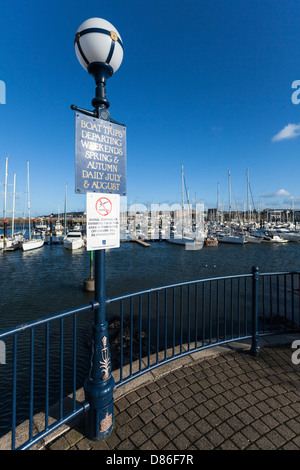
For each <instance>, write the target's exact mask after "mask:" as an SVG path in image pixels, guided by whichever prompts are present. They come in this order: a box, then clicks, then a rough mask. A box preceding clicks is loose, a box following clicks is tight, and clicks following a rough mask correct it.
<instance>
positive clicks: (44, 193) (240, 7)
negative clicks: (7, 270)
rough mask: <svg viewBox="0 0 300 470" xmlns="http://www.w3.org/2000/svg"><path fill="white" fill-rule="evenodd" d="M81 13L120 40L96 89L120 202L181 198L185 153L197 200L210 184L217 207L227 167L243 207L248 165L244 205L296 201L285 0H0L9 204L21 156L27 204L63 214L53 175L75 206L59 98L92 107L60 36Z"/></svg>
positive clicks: (298, 62)
mask: <svg viewBox="0 0 300 470" xmlns="http://www.w3.org/2000/svg"><path fill="white" fill-rule="evenodd" d="M91 17H100V18H104V19H106V20H108V21H110V22H111V23H112V24H113V25H114V26H115V27H116V28H117V30H118V31H119V33H120V35H121V37H122V40H123V43H124V59H123V63H122V65H121V67H120V69H119V70H118V71H117V72H116V74H115V75H113V77H112V78H110V79H109V80H108V82H107V87H106V89H107V97H108V99H109V101H110V103H111V106H110V112H111V116H112V118H113V119H115V120H117V121H119V122H122V123H125V124H126V126H127V198H128V202H129V203H130V202H131V201H132V202H134V203H140V204H145V205H148V204H150V203H152V202H153V203H168V204H173V203H175V202H180V200H181V165H184V174H185V179H186V184H187V186H188V188H189V194H190V199H194V198H195V197H196V199H197V201H198V202H204V203H205V207H216V203H217V186H218V183H219V193H220V204H224V207H225V208H226V207H227V206H228V170H229V169H230V171H231V177H232V184H233V191H234V194H235V196H236V199H237V203H238V205H239V208H240V209H242V210H243V209H244V204H245V203H246V170H247V168H248V169H249V175H250V184H251V191H252V195H253V200H254V204H255V206H256V208H257V207H258V205H259V201H260V207H261V208H264V207H292V204H293V202H292V201H294V206H295V208H300V184H299V181H300V172H299V169H300V165H299V157H300V155H299V143H300V124H299V123H300V105H297V104H294V103H293V102H292V99H291V98H292V94H293V92H295V91H296V92H297V89H292V83H293V82H294V81H296V80H300V46H299V44H300V28H299V18H300V3H299V1H298V0H297V1H294V0H288V1H287V0H276V1H274V0H147V1H146V0H126V1H124V0H123V1H120V0H110V1H109V2H99V1H94V0H86V2H79V1H78V0H72V1H70V0H63V1H62V0H60V1H58V0H52V1H51V2H48V1H47V2H46V1H38V0H35V1H30V0H26V1H25V0H15V1H14V2H12V1H11V0H2V1H1V17H0V28H1V35H0V41H1V48H0V51H1V62H0V63H1V66H0V80H1V81H2V82H4V83H5V85H6V104H0V136H1V141H0V183H1V187H0V195H1V196H2V195H3V183H4V164H5V158H6V157H8V159H9V160H8V170H9V184H10V186H9V188H10V191H11V188H12V186H11V185H12V182H13V174H14V173H16V178H17V193H18V199H17V212H18V214H17V215H20V216H21V215H23V211H24V207H25V197H26V196H25V191H26V171H27V170H26V165H27V164H26V162H27V160H29V161H30V192H31V214H32V215H39V214H49V213H51V212H57V210H58V208H60V211H61V212H62V211H63V208H64V195H65V185H66V184H67V193H68V202H67V206H68V210H84V209H85V196H84V195H78V194H75V117H74V111H72V110H71V109H70V105H71V104H76V105H77V106H80V107H83V108H87V109H92V105H91V100H92V98H93V96H94V90H95V84H94V80H93V79H92V77H90V76H89V75H88V73H87V72H86V71H85V70H84V69H83V68H82V67H81V66H80V64H79V62H78V61H77V58H76V56H75V52H74V46H73V42H74V36H75V32H76V30H77V28H78V27H79V25H80V24H81V23H82V22H83V21H85V20H86V19H88V18H91ZM299 84H300V82H299ZM299 98H300V94H299ZM1 199H2V197H1ZM2 200H3V199H2ZM10 201H11V197H9V201H8V205H9V204H10ZM0 204H2V202H1V203H0ZM232 204H233V206H234V205H235V202H234V201H232ZM0 207H1V206H0ZM8 209H9V207H8ZM0 213H1V212H0Z"/></svg>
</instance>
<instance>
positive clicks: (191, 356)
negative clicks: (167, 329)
mask: <svg viewBox="0 0 300 470" xmlns="http://www.w3.org/2000/svg"><path fill="white" fill-rule="evenodd" d="M296 339H299V334H298V335H295V334H290V335H289V334H285V335H274V336H268V337H260V338H259V348H263V347H276V346H282V345H287V344H292V342H293V341H294V340H296ZM192 347H193V344H192V343H191V344H190V350H191V352H190V353H189V352H188V351H189V350H188V346H187V345H183V346H182V352H184V353H186V355H184V356H182V357H178V358H176V359H174V360H171V356H172V354H173V350H168V351H166V354H165V352H161V353H159V354H158V362H159V361H162V360H164V359H165V355H166V357H167V358H170V360H169V362H167V363H164V364H162V365H158V366H157V367H156V368H154V369H150V370H147V368H148V367H149V364H148V359H142V361H141V367H142V370H144V369H145V372H144V373H143V374H142V375H140V376H138V377H136V378H134V379H131V380H130V381H128V382H127V383H125V384H123V385H121V386H119V387H116V389H115V392H114V400H115V402H116V401H117V400H119V399H120V398H123V397H124V396H126V395H127V394H129V393H130V392H132V391H134V390H136V389H138V388H140V387H141V386H143V385H147V384H149V383H151V382H154V381H156V380H158V379H159V378H161V377H163V376H164V375H167V374H169V373H170V372H174V371H175V370H178V369H181V368H182V367H186V366H190V365H192V364H193V363H198V362H201V361H202V360H206V359H209V358H212V357H216V356H219V355H222V354H226V353H229V352H231V351H239V352H242V351H250V347H251V339H248V340H243V341H233V342H231V343H228V344H226V345H224V346H213V347H207V348H205V349H202V350H200V351H195V352H193V351H192ZM174 352H175V355H176V354H179V347H177V348H175V351H174ZM156 362H157V355H156V354H153V355H152V356H151V357H150V366H151V364H155V363H156ZM139 370H140V361H139V360H137V361H135V362H134V363H133V364H132V373H133V374H134V373H136V372H138V371H139ZM129 373H130V367H129V365H127V366H125V367H123V373H122V375H123V378H124V377H125V378H126V377H128V376H129ZM113 377H114V379H115V381H117V380H119V378H120V369H118V370H116V371H114V372H113ZM70 400H73V396H72V395H70V396H69V397H67V398H66V399H65V401H64V404H65V403H67V402H70ZM76 401H78V402H80V403H82V402H83V401H84V390H83V388H81V389H79V390H77V391H76ZM57 409H58V405H55V406H53V407H51V409H50V411H49V425H51V424H52V423H53V422H55V416H57ZM82 418H83V414H81V415H79V416H78V417H76V418H74V419H72V420H70V421H69V422H68V423H67V424H63V425H62V426H61V427H59V428H58V429H56V430H55V431H53V432H52V433H51V434H49V435H48V436H46V437H45V438H44V439H43V440H41V441H40V442H39V443H37V444H36V445H34V446H33V447H32V448H30V449H31V450H43V449H44V448H45V446H47V445H49V444H50V443H51V442H52V441H54V440H55V439H57V438H58V437H60V436H62V435H63V434H65V433H67V432H68V431H70V430H71V429H72V428H73V427H74V426H76V424H78V423H79V422H80V421H81V420H82ZM44 428H45V414H44V413H38V414H37V415H35V416H34V417H33V430H34V432H33V434H34V435H36V434H38V433H39V432H40V431H42V430H43V429H44ZM28 429H29V424H28V421H25V422H24V423H22V424H20V425H19V426H17V428H16V447H18V446H20V445H21V444H22V443H23V442H25V441H26V440H27V439H28ZM10 449H11V432H9V433H8V434H6V435H5V436H3V437H1V438H0V450H10Z"/></svg>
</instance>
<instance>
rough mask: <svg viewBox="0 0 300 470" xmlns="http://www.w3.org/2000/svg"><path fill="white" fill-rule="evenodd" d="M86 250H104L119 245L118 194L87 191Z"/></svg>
mask: <svg viewBox="0 0 300 470" xmlns="http://www.w3.org/2000/svg"><path fill="white" fill-rule="evenodd" d="M86 238H87V250H88V251H94V250H104V249H105V248H119V246H120V196H119V195H118V194H101V195H100V194H99V193H87V195H86Z"/></svg>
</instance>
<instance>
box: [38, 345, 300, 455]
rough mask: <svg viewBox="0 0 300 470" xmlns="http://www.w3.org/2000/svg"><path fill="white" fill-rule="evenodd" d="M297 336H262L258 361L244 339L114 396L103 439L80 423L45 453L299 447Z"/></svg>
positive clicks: (287, 448)
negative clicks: (109, 430) (111, 423)
mask: <svg viewBox="0 0 300 470" xmlns="http://www.w3.org/2000/svg"><path fill="white" fill-rule="evenodd" d="M294 339H296V338H295V337H291V338H290V339H285V341H284V342H286V341H289V343H288V344H285V345H283V344H281V345H278V344H277V345H276V346H275V344H274V340H273V341H272V339H269V340H264V341H263V344H262V345H261V348H260V355H259V357H258V358H254V357H252V356H250V355H249V345H246V346H245V345H242V344H234V345H232V346H230V347H226V348H217V349H215V350H213V349H212V350H209V355H208V353H207V352H206V356H207V357H206V358H205V357H204V356H205V352H204V356H203V358H202V359H201V358H200V359H199V356H198V359H197V360H195V359H194V360H193V361H192V362H190V363H189V364H186V365H184V366H180V367H179V368H177V369H175V370H172V371H171V372H168V373H164V374H163V375H161V376H158V378H157V379H156V380H155V381H153V380H151V382H148V383H145V384H143V385H142V386H140V387H138V388H136V389H133V390H131V391H130V392H128V393H127V394H126V395H125V396H122V397H120V398H118V399H117V400H115V419H114V429H113V431H112V433H111V435H110V436H109V437H108V438H107V439H106V440H105V441H98V442H93V441H90V440H88V439H87V438H86V437H85V436H84V429H83V427H82V426H81V425H80V424H79V425H78V426H75V427H74V428H73V429H71V430H69V431H67V432H66V433H65V434H64V435H62V436H60V437H59V438H57V439H56V440H55V441H54V442H52V443H50V444H48V445H47V447H46V450H116V451H118V450H128V451H130V450H151V451H158V450H170V451H172V450H183V451H192V450H205V449H211V450H212V449H221V450H222V449H224V450H225V449H234V450H242V449H247V450H250V449H254V450H258V449H261V450H276V449H286V450H299V449H300V433H299V431H300V380H299V379H300V364H299V365H295V364H293V363H292V353H293V352H294V350H293V349H292V348H291V345H292V341H293V340H294ZM277 343H278V341H277ZM170 367H171V366H170ZM165 372H166V371H165ZM116 455H118V454H116Z"/></svg>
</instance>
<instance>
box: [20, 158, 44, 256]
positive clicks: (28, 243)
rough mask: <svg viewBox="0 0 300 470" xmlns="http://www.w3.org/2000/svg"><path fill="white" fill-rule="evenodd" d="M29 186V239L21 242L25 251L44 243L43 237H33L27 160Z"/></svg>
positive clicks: (34, 248) (39, 246)
mask: <svg viewBox="0 0 300 470" xmlns="http://www.w3.org/2000/svg"><path fill="white" fill-rule="evenodd" d="M27 187H28V233H29V239H28V240H27V239H23V240H21V241H20V242H19V246H20V248H21V250H23V251H31V250H36V249H37V248H41V247H42V246H43V245H44V240H43V238H32V236H31V227H30V193H29V162H27Z"/></svg>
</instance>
